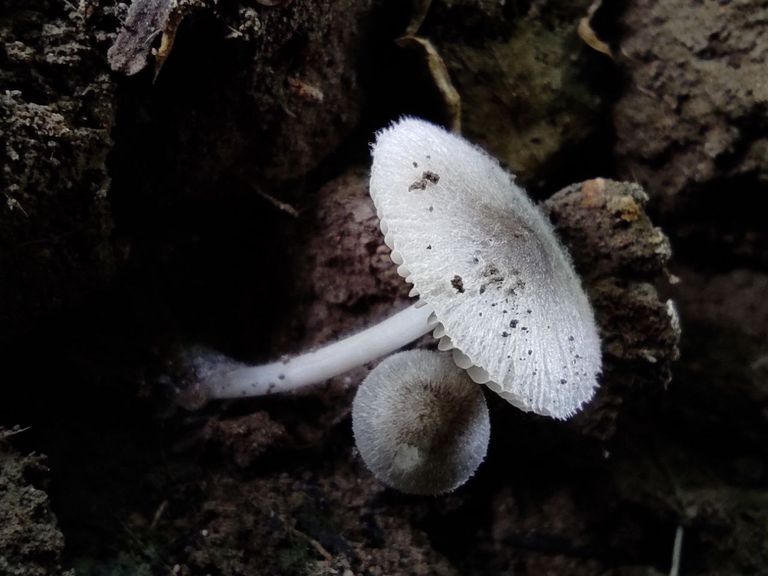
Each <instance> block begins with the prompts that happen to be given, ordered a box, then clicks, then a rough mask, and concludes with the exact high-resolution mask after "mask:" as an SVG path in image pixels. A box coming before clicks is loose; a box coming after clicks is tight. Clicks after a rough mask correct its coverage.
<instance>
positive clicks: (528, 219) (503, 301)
mask: <svg viewBox="0 0 768 576" xmlns="http://www.w3.org/2000/svg"><path fill="white" fill-rule="evenodd" d="M372 150H373V165H372V168H371V184H370V192H371V197H372V198H373V202H374V204H375V205H376V210H377V212H378V215H379V219H380V225H381V229H382V232H383V233H384V238H385V242H386V243H387V245H388V246H389V247H390V248H391V249H392V255H391V256H392V260H393V261H394V262H395V263H396V264H398V265H399V266H398V272H399V273H400V275H401V276H403V277H404V278H405V279H406V281H407V282H409V283H411V284H413V290H412V292H411V293H412V295H418V296H419V297H420V299H421V300H422V301H423V302H425V303H426V304H427V305H429V306H431V307H432V309H433V310H434V313H435V315H436V317H437V320H438V322H440V326H438V328H437V329H436V330H435V332H434V334H435V336H436V337H441V340H440V344H439V348H440V349H442V350H447V349H451V348H454V352H453V355H454V359H455V361H456V363H457V364H458V365H459V366H460V367H462V368H466V369H467V370H468V373H469V375H470V377H471V378H472V379H473V380H475V381H476V382H480V383H483V384H487V385H488V386H489V387H490V388H491V389H492V390H494V391H495V392H497V393H498V394H499V395H501V396H502V397H503V398H505V399H506V400H508V401H509V402H510V403H512V404H514V405H515V406H517V407H518V408H520V409H521V410H524V411H532V412H535V413H537V414H543V415H547V416H552V417H555V418H568V417H569V416H571V415H573V414H574V413H575V412H577V411H578V410H579V408H580V407H581V406H582V404H583V403H584V402H586V401H588V400H589V399H590V398H592V396H593V394H594V391H595V388H596V386H597V377H598V375H599V373H600V371H601V359H600V338H599V336H598V331H597V327H596V324H595V319H594V315H593V313H592V308H591V307H590V305H589V301H588V300H587V297H586V295H585V294H584V291H583V290H582V287H581V284H580V281H579V279H578V277H577V276H576V273H575V272H574V269H573V265H572V264H571V261H570V258H569V257H568V255H567V253H566V252H565V250H564V248H563V247H562V246H561V245H560V243H559V242H558V240H557V238H556V237H555V234H554V230H553V228H552V226H551V224H550V223H549V221H548V220H547V219H546V218H545V217H544V215H543V214H542V213H541V212H540V211H539V209H538V208H537V207H536V206H535V205H534V204H533V203H532V202H531V200H530V199H529V198H528V197H527V196H526V194H525V193H524V192H523V190H521V189H520V188H519V187H518V186H516V185H515V183H514V178H513V177H512V176H511V175H510V174H509V173H507V172H506V171H505V170H504V169H502V168H501V166H499V163H498V162H497V161H496V160H494V159H493V158H491V157H490V156H488V154H486V153H485V152H484V151H482V150H481V149H480V148H478V147H476V146H474V145H472V144H470V143H469V142H467V141H466V140H464V139H462V138H460V137H458V136H455V135H453V134H450V133H448V132H446V131H445V130H443V129H442V128H439V127H437V126H435V125H432V124H430V123H428V122H424V121H422V120H416V119H413V118H404V119H402V120H400V121H398V122H396V123H394V124H393V125H392V126H390V127H389V128H386V129H384V130H382V131H380V132H379V133H378V135H377V139H376V143H375V144H374V146H373V149H372Z"/></svg>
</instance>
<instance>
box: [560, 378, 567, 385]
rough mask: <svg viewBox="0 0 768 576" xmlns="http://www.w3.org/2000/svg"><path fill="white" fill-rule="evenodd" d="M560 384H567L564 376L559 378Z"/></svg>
mask: <svg viewBox="0 0 768 576" xmlns="http://www.w3.org/2000/svg"><path fill="white" fill-rule="evenodd" d="M560 384H568V380H566V379H565V378H560Z"/></svg>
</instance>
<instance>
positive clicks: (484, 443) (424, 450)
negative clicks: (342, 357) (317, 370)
mask: <svg viewBox="0 0 768 576" xmlns="http://www.w3.org/2000/svg"><path fill="white" fill-rule="evenodd" d="M352 430H353V432H354V434H355V442H356V444H357V447H358V450H360V455H361V456H362V457H363V460H364V462H365V464H366V466H368V468H369V469H370V470H371V471H372V472H373V473H374V475H375V476H376V477H377V478H378V479H379V480H381V481H382V482H384V483H385V484H387V485H388V486H391V487H393V488H396V489H397V490H400V491H401V492H407V493H409V494H440V493H443V492H449V491H451V490H454V489H456V488H458V487H459V486H461V485H462V484H463V483H464V482H466V481H467V479H469V477H470V476H472V474H474V472H475V470H477V467H478V466H479V465H480V463H481V462H482V461H483V459H484V458H485V453H486V451H487V449H488V440H489V438H490V434H491V431H490V430H491V429H490V421H489V418H488V408H487V406H486V403H485V397H484V396H483V392H482V389H481V387H480V386H478V385H477V384H475V383H474V382H472V380H470V379H469V377H468V376H467V374H466V372H464V371H463V370H459V369H458V368H457V367H456V366H455V365H454V364H453V362H452V361H451V359H450V357H449V356H448V355H447V354H439V353H437V352H429V351H426V350H411V351H407V352H400V353H398V354H393V355H392V356H389V357H388V358H386V359H384V360H383V361H382V362H381V363H380V364H379V365H378V366H376V368H374V369H373V370H372V371H371V373H370V374H369V375H368V377H367V378H366V379H365V380H364V381H363V383H362V384H361V385H360V387H359V388H358V390H357V394H356V396H355V401H354V403H353V404H352Z"/></svg>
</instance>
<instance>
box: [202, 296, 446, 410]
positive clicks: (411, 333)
mask: <svg viewBox="0 0 768 576" xmlns="http://www.w3.org/2000/svg"><path fill="white" fill-rule="evenodd" d="M431 315H432V308H431V307H429V306H424V305H423V303H422V305H420V304H415V305H413V306H410V307H408V308H406V309H405V310H402V311H400V312H398V313H396V314H394V315H393V316H390V317H389V318H387V319H386V320H383V321H382V322H379V323H378V324H376V325H375V326H371V327H370V328H367V329H365V330H363V331H362V332H358V333H357V334H352V335H351V336H348V337H346V338H344V339H342V340H339V341H338V342H334V343H333V344H329V345H327V346H323V347H322V348H319V349H318V350H314V351H312V352H307V353H306V354H301V355H299V356H294V357H292V358H288V359H286V360H285V361H279V362H272V363H270V364H262V365H261V366H246V365H242V364H234V365H232V364H229V365H224V366H223V368H222V369H221V370H213V371H211V372H210V373H208V374H206V376H205V378H204V380H205V381H204V382H202V384H203V386H204V387H205V388H206V393H207V396H208V398H209V399H224V398H238V397H241V396H263V395H265V394H274V393H279V392H288V391H291V390H296V389H298V388H303V387H305V386H310V385H312V384H317V383H319V382H323V381H325V380H328V379H329V378H332V377H334V376H338V375H339V374H343V373H344V372H347V371H349V370H351V369H353V368H356V367H358V366H362V365H363V364H366V363H367V362H371V361H373V360H376V359H377V358H380V357H381V356H385V355H387V354H390V353H391V352H394V351H395V350H397V349H398V348H402V347H403V346H405V345H406V344H408V343H410V342H412V341H414V340H416V339H417V338H419V337H420V336H423V335H424V334H426V333H428V332H429V331H430V330H432V329H433V328H434V327H435V325H436V322H435V321H434V316H432V318H430V316H431Z"/></svg>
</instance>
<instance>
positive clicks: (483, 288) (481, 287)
mask: <svg viewBox="0 0 768 576" xmlns="http://www.w3.org/2000/svg"><path fill="white" fill-rule="evenodd" d="M480 294H485V284H483V285H482V286H480Z"/></svg>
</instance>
